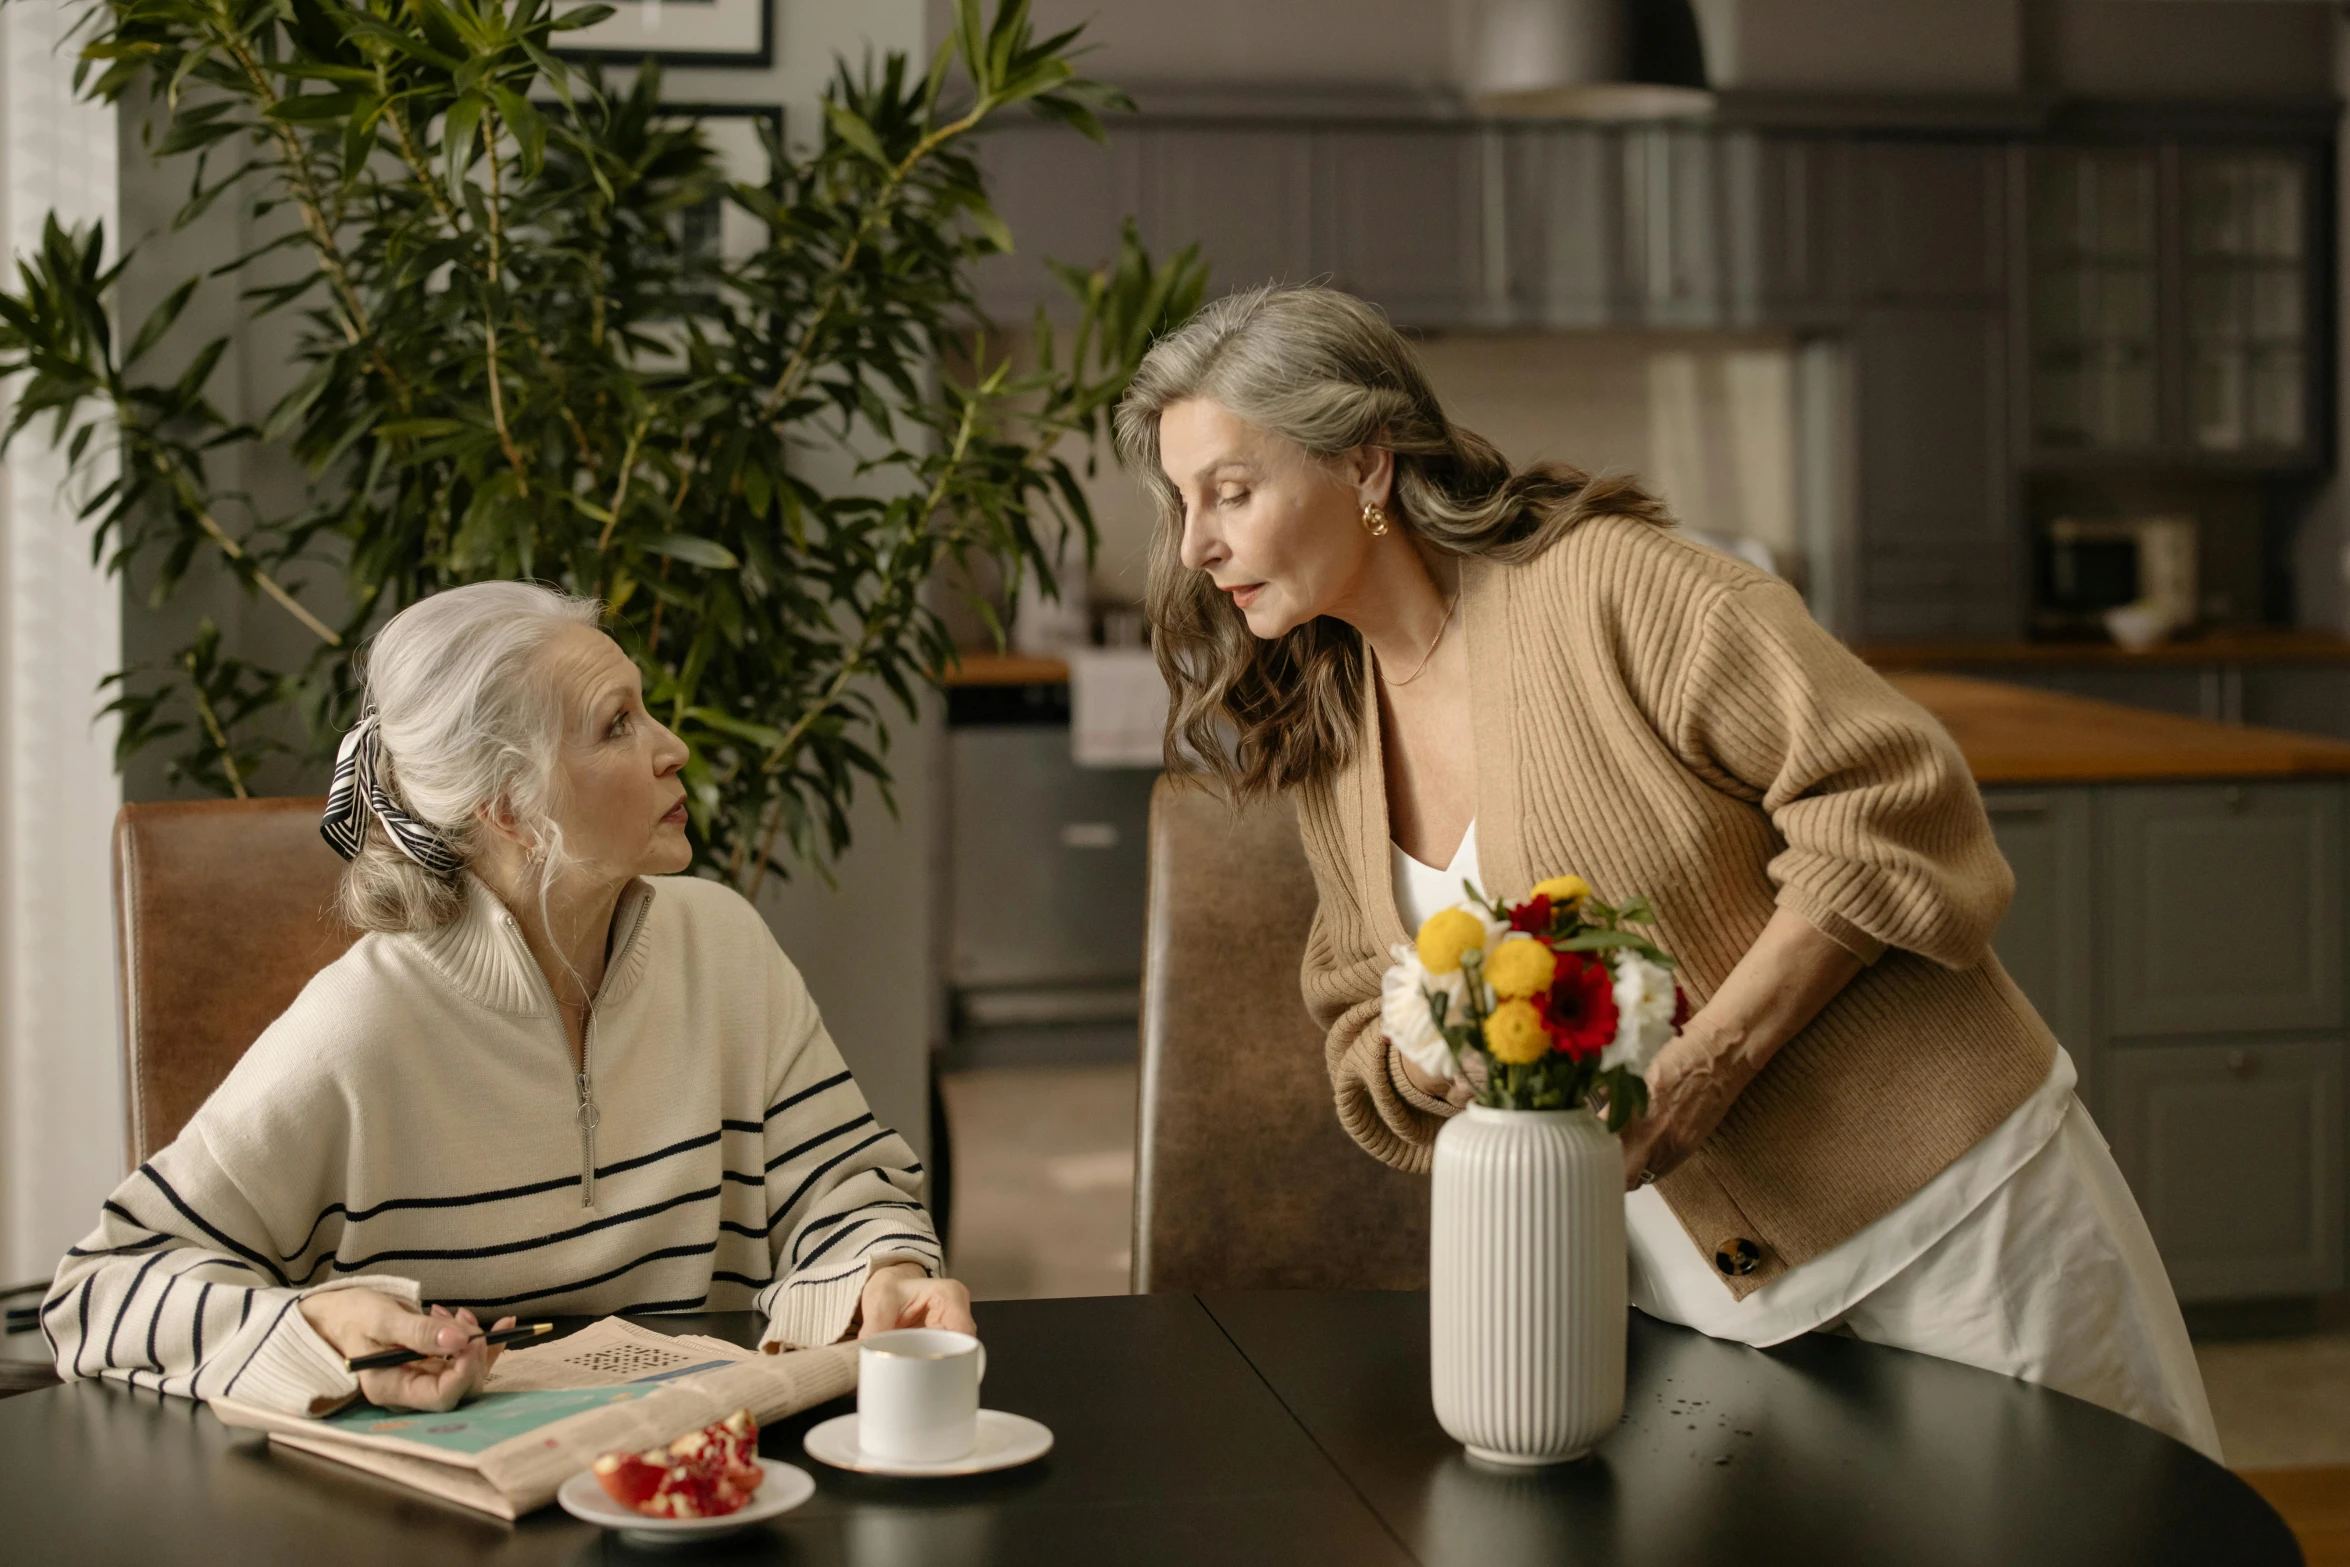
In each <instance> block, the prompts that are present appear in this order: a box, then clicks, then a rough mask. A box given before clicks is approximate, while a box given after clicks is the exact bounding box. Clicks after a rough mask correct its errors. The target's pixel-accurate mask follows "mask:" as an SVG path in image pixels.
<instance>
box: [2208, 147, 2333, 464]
mask: <svg viewBox="0 0 2350 1567" xmlns="http://www.w3.org/2000/svg"><path fill="white" fill-rule="evenodd" d="M2181 174H2182V177H2183V182H2184V185H2185V191H2184V195H2185V202H2184V206H2185V214H2184V215H2185V228H2186V270H2187V278H2186V285H2187V286H2186V334H2185V335H2186V358H2187V365H2186V370H2187V436H2188V440H2189V441H2190V443H2191V444H2193V445H2194V446H2196V447H2198V448H2200V449H2201V450H2204V451H2214V452H2235V451H2253V450H2276V449H2292V448H2296V447H2299V446H2302V445H2303V444H2305V442H2306V440H2307V437H2308V410H2307V407H2306V406H2305V405H2306V401H2307V391H2308V385H2309V379H2308V378H2309V366H2308V362H2307V359H2306V353H2307V324H2306V322H2305V320H2304V316H2305V314H2306V309H2307V302H2308V295H2309V274H2308V261H2307V248H2308V247H2307V238H2308V217H2307V211H2308V180H2309V170H2308V165H2307V164H2306V163H2304V162H2303V161H2302V160H2301V159H2300V158H2298V157H2296V156H2294V155H2292V154H2290V153H2278V152H2192V153H2188V154H2186V155H2185V157H2184V158H2183V159H2182V167H2181Z"/></svg>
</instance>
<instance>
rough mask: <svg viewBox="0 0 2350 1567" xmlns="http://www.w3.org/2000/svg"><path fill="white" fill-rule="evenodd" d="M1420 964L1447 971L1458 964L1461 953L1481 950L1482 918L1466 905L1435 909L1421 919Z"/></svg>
mask: <svg viewBox="0 0 2350 1567" xmlns="http://www.w3.org/2000/svg"><path fill="white" fill-rule="evenodd" d="M1419 946H1420V966H1421V967H1422V968H1424V969H1426V970H1427V971H1428V972H1429V973H1431V974H1449V973H1451V972H1452V971H1453V970H1454V969H1457V968H1459V967H1460V966H1461V954H1462V953H1464V952H1478V951H1482V950H1483V949H1484V946H1485V922H1484V921H1483V920H1481V919H1479V918H1478V917H1477V916H1476V915H1474V914H1471V913H1470V912H1469V911H1468V910H1467V909H1438V910H1437V911H1436V912H1435V913H1433V914H1431V915H1429V916H1428V917H1427V918H1426V919H1425V920H1423V921H1421V922H1420V942H1419Z"/></svg>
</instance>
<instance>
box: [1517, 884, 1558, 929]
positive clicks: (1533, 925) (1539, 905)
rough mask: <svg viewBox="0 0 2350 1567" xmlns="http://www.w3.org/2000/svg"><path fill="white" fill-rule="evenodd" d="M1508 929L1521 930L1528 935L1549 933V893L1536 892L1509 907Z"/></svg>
mask: <svg viewBox="0 0 2350 1567" xmlns="http://www.w3.org/2000/svg"><path fill="white" fill-rule="evenodd" d="M1510 929H1512V930H1522V931H1524V932H1525V933H1526V934H1527V935H1529V936H1547V935H1549V934H1550V895H1549V894H1548V893H1540V892H1538V893H1536V894H1535V895H1534V896H1533V897H1531V898H1528V899H1527V900H1526V901H1525V902H1524V903H1521V904H1519V905H1517V906H1516V907H1515V908H1513V909H1511V910H1510Z"/></svg>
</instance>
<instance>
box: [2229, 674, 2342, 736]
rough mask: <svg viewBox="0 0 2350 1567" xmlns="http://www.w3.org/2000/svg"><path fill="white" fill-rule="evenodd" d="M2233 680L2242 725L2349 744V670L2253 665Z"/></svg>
mask: <svg viewBox="0 0 2350 1567" xmlns="http://www.w3.org/2000/svg"><path fill="white" fill-rule="evenodd" d="M2236 680H2237V689H2238V692H2239V693H2240V695H2239V701H2240V704H2241V707H2240V710H2241V714H2242V717H2243V720H2244V722H2245V723H2248V724H2261V725H2264V726H2266V727H2267V728H2270V729H2295V730H2299V731H2300V732H2301V733H2303V734H2312V735H2331V736H2332V737H2334V738H2335V739H2337V740H2350V666H2344V665H2340V664H2270V665H2261V664H2253V665H2247V666H2243V667H2241V668H2239V669H2238V670H2237V671H2236Z"/></svg>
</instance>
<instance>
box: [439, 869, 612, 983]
mask: <svg viewBox="0 0 2350 1567" xmlns="http://www.w3.org/2000/svg"><path fill="white" fill-rule="evenodd" d="M654 896H655V893H654V889H653V884H652V883H651V882H649V881H647V880H645V879H644V878H643V877H641V876H639V877H637V878H636V879H634V880H632V881H631V882H629V883H628V885H627V886H625V887H623V888H621V890H620V901H619V903H618V904H617V905H616V906H615V907H614V908H613V910H612V940H611V943H610V951H611V954H612V956H611V958H610V959H609V960H608V961H607V962H606V963H605V965H604V983H603V984H602V986H600V987H599V988H598V989H597V991H596V994H595V998H594V1006H595V1007H596V1009H597V1010H599V1011H601V1010H604V1009H608V1008H611V1007H614V1006H617V1005H619V1004H620V1003H621V1002H622V1001H624V1000H625V999H626V998H627V996H628V993H629V992H630V991H631V990H633V989H634V988H635V987H636V985H637V982H638V981H639V980H640V979H642V978H643V977H644V968H645V960H644V944H643V943H642V942H640V941H638V940H637V935H638V933H639V932H640V931H641V930H643V928H644V923H645V915H646V914H647V913H648V912H649V911H650V909H651V908H652V903H653V899H654ZM521 936H522V925H521V922H520V921H519V920H517V919H516V918H515V917H514V914H513V912H512V911H511V910H509V909H508V908H507V907H506V905H505V903H504V902H503V901H501V900H500V899H499V897H498V895H497V894H496V893H495V892H492V891H491V890H490V887H489V884H488V883H487V882H485V881H483V880H482V879H481V878H480V877H478V876H476V875H474V874H473V873H472V872H471V871H467V872H466V873H465V909H464V912H463V913H461V914H459V915H458V916H457V918H456V919H454V920H451V921H450V922H449V923H448V924H446V925H444V926H442V927H441V928H440V929H439V930H436V931H432V932H429V933H427V934H425V935H422V936H418V937H415V938H414V940H415V942H416V945H417V946H418V948H420V949H421V950H422V951H423V953H424V955H425V956H426V957H427V958H429V959H431V960H432V964H433V966H434V967H435V968H437V969H439V970H440V971H441V973H442V974H444V975H445V976H447V978H448V981H449V983H450V984H451V985H452V986H454V987H455V988H456V990H457V991H458V993H459V994H460V995H463V996H464V997H465V998H466V999H468V1000H470V1001H473V1002H475V1003H477V1004H478V1005H481V1006H485V1007H488V1008H489V1009H490V1010H491V1011H493V1012H510V1013H522V1014H536V1013H542V1012H543V1013H546V1014H547V1015H549V1016H550V1017H552V1016H555V998H554V993H553V991H552V990H551V989H550V988H549V987H548V984H547V976H546V975H545V974H544V973H542V972H540V970H539V966H538V962H537V960H536V959H534V958H533V957H532V956H531V955H530V948H529V947H528V946H527V945H526V944H525V943H524V942H523V941H522V940H521Z"/></svg>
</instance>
